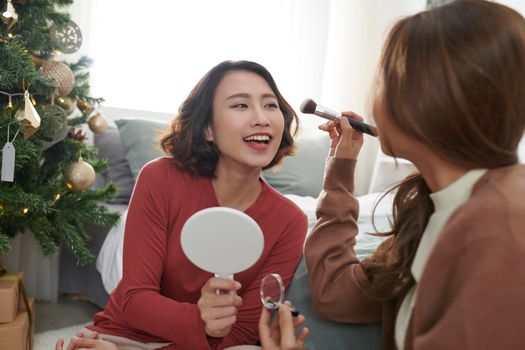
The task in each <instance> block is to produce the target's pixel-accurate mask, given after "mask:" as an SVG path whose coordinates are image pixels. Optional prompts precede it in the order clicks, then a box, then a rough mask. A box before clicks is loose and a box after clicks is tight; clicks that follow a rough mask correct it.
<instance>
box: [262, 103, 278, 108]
mask: <svg viewBox="0 0 525 350" xmlns="http://www.w3.org/2000/svg"><path fill="white" fill-rule="evenodd" d="M264 107H266V108H273V109H275V108H279V106H278V105H277V103H268V104H266V105H265V106H264Z"/></svg>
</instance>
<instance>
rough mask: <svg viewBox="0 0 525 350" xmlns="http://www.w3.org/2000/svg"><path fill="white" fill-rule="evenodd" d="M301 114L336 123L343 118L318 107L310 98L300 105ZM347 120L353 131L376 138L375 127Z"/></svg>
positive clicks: (336, 113)
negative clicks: (312, 115)
mask: <svg viewBox="0 0 525 350" xmlns="http://www.w3.org/2000/svg"><path fill="white" fill-rule="evenodd" d="M301 112H303V113H308V114H315V115H318V116H319V117H321V118H325V119H329V120H333V121H335V122H337V123H338V122H339V120H340V119H341V117H343V115H342V114H341V113H338V112H334V111H332V110H330V109H328V108H326V107H323V106H321V105H318V104H317V103H315V101H314V100H312V99H311V98H307V99H306V100H304V102H303V103H302V104H301ZM347 119H348V121H349V122H350V125H352V128H354V129H355V130H358V131H361V132H363V133H365V134H368V135H372V136H376V137H377V128H376V127H375V126H372V125H368V124H365V123H363V122H360V121H358V120H355V119H352V118H347Z"/></svg>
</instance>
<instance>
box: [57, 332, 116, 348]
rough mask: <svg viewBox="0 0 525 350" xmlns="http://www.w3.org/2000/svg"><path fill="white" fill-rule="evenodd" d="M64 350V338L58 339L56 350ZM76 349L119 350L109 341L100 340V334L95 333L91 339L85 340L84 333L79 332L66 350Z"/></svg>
mask: <svg viewBox="0 0 525 350" xmlns="http://www.w3.org/2000/svg"><path fill="white" fill-rule="evenodd" d="M63 349H64V338H60V339H58V341H57V343H56V345H55V350H63ZM76 349H95V350H118V348H117V346H116V345H115V344H113V343H111V342H109V341H107V340H103V339H98V334H97V333H96V332H93V333H92V334H91V335H90V336H89V337H86V338H84V333H82V332H78V333H76V334H75V335H74V336H73V337H72V338H71V341H70V342H69V344H68V345H67V348H66V350H76Z"/></svg>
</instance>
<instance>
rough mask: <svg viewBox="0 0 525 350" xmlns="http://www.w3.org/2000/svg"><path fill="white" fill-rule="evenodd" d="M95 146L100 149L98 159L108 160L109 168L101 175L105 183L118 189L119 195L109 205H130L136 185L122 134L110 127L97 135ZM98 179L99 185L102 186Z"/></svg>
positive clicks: (114, 127) (113, 126) (112, 126)
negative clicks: (121, 137)
mask: <svg viewBox="0 0 525 350" xmlns="http://www.w3.org/2000/svg"><path fill="white" fill-rule="evenodd" d="M94 143H95V146H96V147H97V148H98V150H99V152H98V157H99V158H101V159H102V158H105V159H107V160H108V168H107V170H106V171H104V172H103V173H101V174H100V175H101V178H102V179H101V180H103V182H104V183H105V182H109V181H111V182H113V184H114V185H115V186H116V187H117V194H116V195H115V197H114V198H112V199H111V200H109V201H108V202H109V203H128V202H129V199H130V198H131V192H132V191H133V186H134V185H135V179H134V178H133V175H132V174H131V169H130V168H129V164H128V161H127V159H126V149H125V148H124V145H123V144H122V141H121V140H120V134H119V131H118V129H117V127H116V126H115V125H110V126H109V127H108V128H107V130H106V132H104V133H100V134H95V136H94ZM99 181H100V180H99V179H97V183H98V184H100V185H102V183H100V182H99Z"/></svg>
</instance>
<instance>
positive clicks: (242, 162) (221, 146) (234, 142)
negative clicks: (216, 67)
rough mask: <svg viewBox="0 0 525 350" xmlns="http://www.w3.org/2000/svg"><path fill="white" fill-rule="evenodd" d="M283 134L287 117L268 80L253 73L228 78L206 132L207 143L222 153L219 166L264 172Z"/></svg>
mask: <svg viewBox="0 0 525 350" xmlns="http://www.w3.org/2000/svg"><path fill="white" fill-rule="evenodd" d="M283 130H284V116H283V113H282V112H281V110H280V109H279V103H278V100H277V97H276V96H275V94H274V92H273V91H272V89H271V88H270V86H269V85H268V83H267V82H266V80H264V78H262V77H261V76H259V75H258V74H255V73H252V72H249V71H231V72H229V73H227V74H226V75H225V76H224V78H223V79H222V80H221V82H220V83H219V85H218V86H217V89H216V90H215V96H214V98H213V119H212V122H211V124H210V125H209V126H208V128H207V130H206V140H208V141H212V142H214V143H215V145H216V147H217V149H218V150H219V164H221V163H223V164H224V165H228V166H242V167H248V168H259V169H262V168H263V167H265V166H266V165H268V164H269V163H270V162H271V161H272V160H273V158H274V157H275V155H276V153H277V150H278V149H279V145H280V143H281V138H282V135H283Z"/></svg>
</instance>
